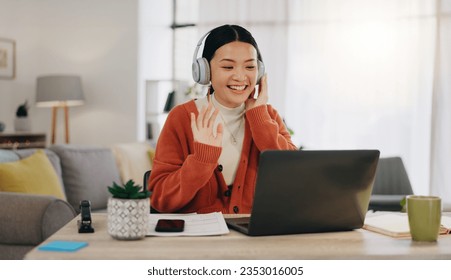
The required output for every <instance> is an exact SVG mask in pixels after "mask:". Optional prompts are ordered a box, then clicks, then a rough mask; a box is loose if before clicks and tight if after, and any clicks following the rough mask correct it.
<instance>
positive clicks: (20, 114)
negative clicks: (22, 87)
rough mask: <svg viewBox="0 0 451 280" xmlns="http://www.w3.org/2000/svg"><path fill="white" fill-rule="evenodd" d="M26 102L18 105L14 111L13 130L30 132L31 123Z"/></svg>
mask: <svg viewBox="0 0 451 280" xmlns="http://www.w3.org/2000/svg"><path fill="white" fill-rule="evenodd" d="M27 103H28V101H25V102H24V103H23V104H20V105H19V107H18V108H17V110H16V119H15V120H14V130H16V131H30V130H31V123H30V119H29V118H28V109H29V107H28V104H27Z"/></svg>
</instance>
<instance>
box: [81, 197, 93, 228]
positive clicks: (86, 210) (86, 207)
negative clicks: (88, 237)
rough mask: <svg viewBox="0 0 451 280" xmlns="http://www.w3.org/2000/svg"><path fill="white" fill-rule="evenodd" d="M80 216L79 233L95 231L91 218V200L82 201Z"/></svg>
mask: <svg viewBox="0 0 451 280" xmlns="http://www.w3.org/2000/svg"><path fill="white" fill-rule="evenodd" d="M80 216H81V220H80V221H78V233H93V232H94V228H93V227H92V220H91V202H90V201H89V200H82V201H81V202H80Z"/></svg>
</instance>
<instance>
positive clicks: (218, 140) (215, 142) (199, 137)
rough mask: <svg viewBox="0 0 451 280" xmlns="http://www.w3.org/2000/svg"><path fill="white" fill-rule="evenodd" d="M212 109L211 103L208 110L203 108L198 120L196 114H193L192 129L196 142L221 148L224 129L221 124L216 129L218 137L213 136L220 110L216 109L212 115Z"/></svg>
mask: <svg viewBox="0 0 451 280" xmlns="http://www.w3.org/2000/svg"><path fill="white" fill-rule="evenodd" d="M212 109H213V104H212V103H211V102H208V106H207V108H205V106H202V109H201V110H200V113H199V115H198V116H197V120H196V116H195V115H194V113H191V129H192V131H193V136H194V141H196V142H199V143H203V144H207V145H211V146H216V147H221V146H222V135H223V127H222V124H221V123H219V124H218V127H217V129H216V136H215V135H214V134H213V129H214V124H215V120H216V118H217V116H218V113H219V110H218V109H217V108H215V109H214V111H213V113H212V112H211V111H212Z"/></svg>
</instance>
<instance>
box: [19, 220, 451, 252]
mask: <svg viewBox="0 0 451 280" xmlns="http://www.w3.org/2000/svg"><path fill="white" fill-rule="evenodd" d="M78 219H79V216H78V217H76V218H75V219H74V220H72V221H71V222H69V223H68V224H67V225H66V226H64V227H63V228H62V229H60V230H59V231H58V232H56V233H55V234H54V235H52V236H51V237H50V238H49V239H48V240H47V241H45V242H44V243H46V242H48V241H50V240H74V241H87V242H88V243H89V245H88V246H87V247H85V248H83V249H81V250H80V251H78V252H74V253H62V252H44V251H38V250H37V248H35V249H33V250H32V251H30V252H29V253H28V254H27V255H26V256H25V258H26V259H71V260H72V259H94V260H96V259H102V260H104V259H135V260H139V259H146V260H150V259H192V260H199V259H268V260H271V259H278V260H281V259H314V260H317V259H348V260H349V259H351V260H353V259H448V260H449V259H451V249H450V248H451V235H446V236H440V237H439V239H438V241H437V242H436V243H435V242H434V243H416V242H413V241H411V240H410V239H395V238H391V237H388V236H384V235H381V234H377V233H373V232H370V231H366V230H363V229H359V230H354V231H348V232H333V233H316V234H296V235H280V236H265V237H248V236H246V235H243V234H241V233H238V232H235V231H233V230H231V232H230V234H228V235H223V236H209V237H146V238H145V239H142V240H138V241H118V240H115V239H113V238H112V237H111V236H110V235H108V233H107V217H106V214H98V213H94V214H93V215H92V219H93V227H94V229H95V233H92V234H87V233H85V234H79V233H78V231H77V220H78Z"/></svg>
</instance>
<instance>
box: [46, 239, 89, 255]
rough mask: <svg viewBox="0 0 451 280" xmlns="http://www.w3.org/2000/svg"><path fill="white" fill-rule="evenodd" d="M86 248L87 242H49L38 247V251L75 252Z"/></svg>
mask: <svg viewBox="0 0 451 280" xmlns="http://www.w3.org/2000/svg"><path fill="white" fill-rule="evenodd" d="M86 246H88V242H83V241H59V240H57V241H50V242H49V243H47V244H44V245H41V246H39V247H38V250H40V251H54V252H75V251H78V250H80V249H81V248H83V247H86Z"/></svg>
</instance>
